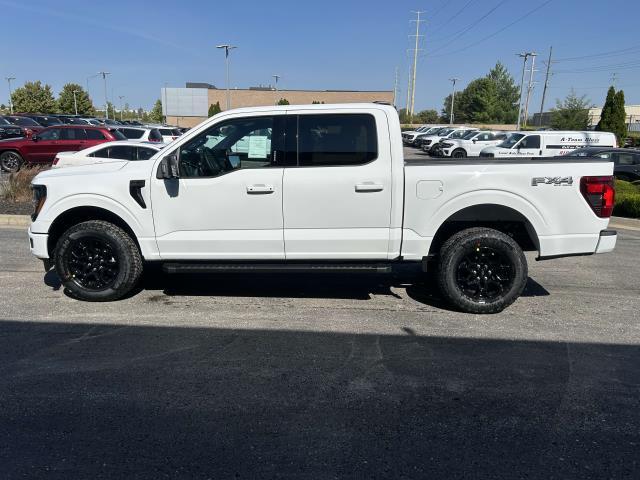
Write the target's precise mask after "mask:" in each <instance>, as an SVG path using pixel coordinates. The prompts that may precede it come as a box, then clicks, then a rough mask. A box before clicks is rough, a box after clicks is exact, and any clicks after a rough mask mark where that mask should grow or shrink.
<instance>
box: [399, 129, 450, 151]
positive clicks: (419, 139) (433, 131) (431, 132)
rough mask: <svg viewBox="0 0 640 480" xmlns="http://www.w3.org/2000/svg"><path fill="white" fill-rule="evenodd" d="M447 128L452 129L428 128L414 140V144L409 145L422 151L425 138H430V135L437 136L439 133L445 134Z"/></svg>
mask: <svg viewBox="0 0 640 480" xmlns="http://www.w3.org/2000/svg"><path fill="white" fill-rule="evenodd" d="M447 128H450V127H431V128H427V129H426V130H424V131H422V132H421V133H420V134H418V135H416V136H415V137H414V138H413V142H411V143H409V145H410V146H412V147H416V148H419V149H422V142H423V140H424V139H425V138H427V137H429V136H430V135H437V134H438V133H439V132H443V131H445V130H446V129H447Z"/></svg>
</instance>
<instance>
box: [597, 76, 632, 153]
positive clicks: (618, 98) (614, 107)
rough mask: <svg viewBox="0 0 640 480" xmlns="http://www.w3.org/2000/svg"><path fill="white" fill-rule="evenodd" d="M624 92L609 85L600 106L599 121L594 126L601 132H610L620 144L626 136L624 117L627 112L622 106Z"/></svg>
mask: <svg viewBox="0 0 640 480" xmlns="http://www.w3.org/2000/svg"><path fill="white" fill-rule="evenodd" d="M624 103H625V102H624V92H623V91H622V90H619V91H618V92H616V90H615V88H613V87H609V90H608V91H607V98H606V100H605V102H604V106H603V107H602V113H601V114H600V121H599V122H598V125H597V126H596V130H599V131H601V132H612V133H614V134H615V136H616V138H617V139H618V144H619V145H622V144H623V142H624V139H625V137H626V136H627V125H626V119H627V114H626V112H625V108H624Z"/></svg>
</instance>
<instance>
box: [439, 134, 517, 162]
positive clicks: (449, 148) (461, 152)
mask: <svg viewBox="0 0 640 480" xmlns="http://www.w3.org/2000/svg"><path fill="white" fill-rule="evenodd" d="M506 137H507V134H506V133H505V132H492V131H489V130H479V131H476V130H472V131H471V132H468V133H467V134H466V135H464V136H463V137H462V138H453V137H449V138H447V139H446V140H441V141H440V148H439V155H440V156H442V157H453V158H464V157H478V156H480V152H481V151H482V149H483V148H485V147H490V146H492V145H498V144H499V143H502V142H503V141H504V139H505V138H506Z"/></svg>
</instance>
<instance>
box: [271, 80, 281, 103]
mask: <svg viewBox="0 0 640 480" xmlns="http://www.w3.org/2000/svg"><path fill="white" fill-rule="evenodd" d="M271 76H272V77H273V79H274V81H275V82H274V83H275V88H274V90H273V91H274V94H273V95H274V97H275V99H274V102H273V103H274V105H275V104H277V103H278V80H280V75H271Z"/></svg>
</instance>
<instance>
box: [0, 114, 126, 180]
mask: <svg viewBox="0 0 640 480" xmlns="http://www.w3.org/2000/svg"><path fill="white" fill-rule="evenodd" d="M126 139H127V138H126V137H125V136H124V135H123V134H122V133H120V132H119V131H117V130H115V129H113V128H109V127H89V126H78V125H59V126H55V127H48V128H45V129H43V130H41V131H39V132H38V133H37V134H36V135H32V136H31V138H19V139H15V140H13V139H12V140H3V141H0V167H1V168H2V170H4V171H7V172H17V171H18V170H19V169H20V166H21V165H22V164H25V163H26V164H50V163H51V162H53V159H54V158H55V156H56V153H58V152H70V151H73V152H75V151H78V150H83V149H85V148H89V147H93V146H94V145H97V144H99V143H103V142H111V141H114V140H126Z"/></svg>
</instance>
